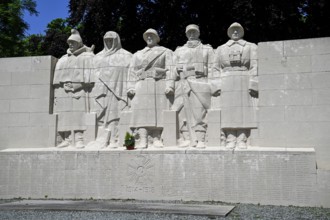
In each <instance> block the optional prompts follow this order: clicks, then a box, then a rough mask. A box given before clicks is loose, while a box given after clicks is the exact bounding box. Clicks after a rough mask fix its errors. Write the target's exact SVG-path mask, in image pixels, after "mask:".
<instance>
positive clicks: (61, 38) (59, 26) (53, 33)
mask: <svg viewBox="0 0 330 220" xmlns="http://www.w3.org/2000/svg"><path fill="white" fill-rule="evenodd" d="M70 31H71V27H70V26H69V25H68V22H67V20H66V19H62V18H57V19H54V20H52V21H51V22H50V23H49V24H48V25H47V30H46V36H45V40H44V42H43V44H42V50H43V51H44V53H45V54H48V55H52V56H55V57H57V58H59V57H61V56H62V55H64V54H66V50H67V49H68V44H67V39H68V37H69V36H70V33H71V32H70Z"/></svg>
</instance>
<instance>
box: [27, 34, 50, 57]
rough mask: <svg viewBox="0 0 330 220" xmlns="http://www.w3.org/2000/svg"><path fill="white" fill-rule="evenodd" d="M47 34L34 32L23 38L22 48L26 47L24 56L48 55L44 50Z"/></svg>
mask: <svg viewBox="0 0 330 220" xmlns="http://www.w3.org/2000/svg"><path fill="white" fill-rule="evenodd" d="M44 40H45V36H44V35H42V34H32V35H30V36H27V37H25V38H24V39H23V40H22V48H24V51H23V55H24V56H40V55H47V53H45V51H44V50H43V44H44Z"/></svg>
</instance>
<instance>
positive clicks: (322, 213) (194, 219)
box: [0, 200, 330, 220]
mask: <svg viewBox="0 0 330 220" xmlns="http://www.w3.org/2000/svg"><path fill="white" fill-rule="evenodd" d="M4 202H8V201H4V200H1V201H0V203H4ZM197 204H198V203H197ZM204 204H205V203H204ZM212 204H220V205H221V204H223V203H212ZM224 205H228V204H224ZM230 205H235V206H236V208H235V209H234V210H233V211H232V212H231V213H230V214H229V215H228V216H227V217H226V218H220V217H217V218H211V217H205V216H192V215H173V214H157V213H124V212H96V211H28V210H27V211H9V210H8V211H7V210H6V211H0V219H1V220H9V219H10V220H23V219H24V220H39V219H40V220H43V219H47V220H48V219H61V220H62V219H63V220H65V219H77V220H78V219H79V220H85V219H86V220H87V219H88V220H94V219H95V220H96V219H97V220H103V219H116V220H117V219H119V220H135V219H136V220H140V219H141V220H147V219H148V220H149V219H150V220H151V219H166V220H167V219H180V220H181V219H182V220H188V219H189V220H206V219H226V220H231V219H251V220H252V219H253V220H254V219H267V220H268V219H281V220H282V219H288V220H293V219H306V220H307V219H308V220H309V219H320V220H323V219H324V220H326V219H329V220H330V209H329V208H312V207H293V206H289V207H285V206H262V205H252V204H230Z"/></svg>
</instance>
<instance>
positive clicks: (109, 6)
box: [69, 0, 330, 52]
mask: <svg viewBox="0 0 330 220" xmlns="http://www.w3.org/2000/svg"><path fill="white" fill-rule="evenodd" d="M312 2H313V3H312ZM321 2H322V4H323V5H322V4H318V3H315V2H314V1H311V0H290V1H287V0H268V1H262V0H210V1H207V2H201V1H200V0H181V1H176V0H110V1H109V0H85V1H80V0H70V3H69V8H70V17H69V23H70V24H71V25H72V26H77V25H80V26H81V29H80V32H81V35H82V37H83V38H84V40H85V41H86V43H87V44H89V45H91V44H96V51H99V50H100V49H102V46H103V42H102V36H103V34H104V33H105V32H106V31H108V30H114V31H117V32H118V33H119V34H120V36H121V38H122V44H123V47H125V48H126V49H128V50H130V51H132V52H135V51H136V50H138V49H141V48H143V47H144V46H145V42H143V40H142V33H143V32H144V31H145V30H146V29H148V28H155V29H157V30H158V32H159V34H160V37H161V44H162V45H164V46H166V47H168V48H170V49H175V48H176V47H177V46H178V45H182V44H183V43H184V42H185V41H186V37H185V27H186V26H187V25H188V24H191V23H195V24H198V25H199V26H200V28H201V39H202V40H203V42H204V43H210V44H211V45H212V46H213V47H217V46H218V45H220V44H222V43H224V42H226V41H227V40H228V36H227V34H226V33H227V28H228V27H229V25H230V24H231V23H233V22H239V23H241V24H242V25H243V27H244V28H245V30H246V37H245V38H246V40H249V41H252V42H256V43H257V42H260V41H273V40H287V39H296V38H305V37H312V36H318V33H321V32H322V31H323V32H324V29H325V28H326V27H329V25H327V26H324V27H321V29H322V30H316V31H317V32H318V33H313V32H311V31H310V30H311V28H310V27H312V26H313V25H316V26H317V25H318V24H317V22H318V21H320V20H322V19H321V18H328V17H329V14H330V13H328V11H327V13H325V12H323V14H322V13H318V11H324V10H325V9H326V7H325V6H327V7H329V4H328V3H326V1H325V0H321ZM315 5H318V7H316V6H315ZM320 5H321V6H320ZM312 6H313V8H314V9H313V10H309V8H310V7H312ZM317 10H318V11H317ZM306 13H308V16H306ZM306 18H307V19H306ZM308 22H310V24H309V25H308ZM311 24H313V25H311ZM315 29H316V28H315ZM328 30H330V28H328ZM325 32H326V33H329V31H325Z"/></svg>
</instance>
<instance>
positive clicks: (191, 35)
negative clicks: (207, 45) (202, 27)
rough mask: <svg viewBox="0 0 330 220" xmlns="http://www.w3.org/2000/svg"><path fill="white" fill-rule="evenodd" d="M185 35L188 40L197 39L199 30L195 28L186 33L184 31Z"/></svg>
mask: <svg viewBox="0 0 330 220" xmlns="http://www.w3.org/2000/svg"><path fill="white" fill-rule="evenodd" d="M186 36H187V38H188V40H198V39H199V31H197V30H194V29H192V30H189V31H188V32H187V33H186Z"/></svg>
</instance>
